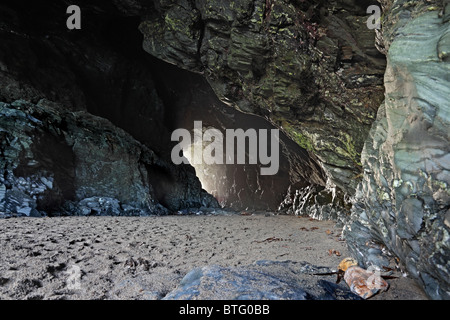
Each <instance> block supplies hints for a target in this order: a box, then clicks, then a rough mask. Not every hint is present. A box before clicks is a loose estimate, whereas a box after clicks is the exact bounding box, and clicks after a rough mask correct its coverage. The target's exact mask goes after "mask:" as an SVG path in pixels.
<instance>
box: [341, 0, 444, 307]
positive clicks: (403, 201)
mask: <svg viewBox="0 0 450 320" xmlns="http://www.w3.org/2000/svg"><path fill="white" fill-rule="evenodd" d="M383 5H384V12H385V15H384V20H383V22H384V23H383V28H382V30H381V34H380V36H381V37H380V39H381V40H380V42H379V46H380V47H382V48H384V50H385V51H386V52H387V68H386V74H385V88H386V94H385V101H384V103H383V104H382V105H381V107H380V109H379V110H378V114H377V119H376V121H375V122H374V124H373V126H372V129H371V131H370V133H369V136H368V138H367V140H366V143H365V145H364V149H363V152H362V157H361V161H362V164H363V168H364V176H363V181H362V183H361V184H360V185H359V188H358V190H357V193H356V197H355V201H356V203H355V206H354V207H353V213H352V215H353V217H352V219H353V223H349V224H348V229H347V232H346V237H347V242H348V243H349V245H350V248H351V249H352V250H353V253H354V254H355V256H356V257H357V258H358V259H359V260H360V261H361V262H363V263H365V264H372V263H375V264H383V263H386V261H384V262H383V261H382V260H383V258H382V255H381V254H382V250H381V249H382V248H380V245H382V246H383V247H385V248H384V249H387V250H388V251H390V252H391V253H393V254H394V255H395V256H396V257H398V259H399V260H400V261H401V263H402V264H403V265H404V266H405V268H406V270H408V272H409V273H410V274H411V275H412V276H413V277H415V278H416V279H418V280H419V281H420V282H421V283H422V285H423V286H424V287H425V290H426V292H427V293H428V294H429V295H430V297H432V298H446V299H449V298H450V296H449V288H450V282H449V279H450V264H449V257H450V241H449V231H450V229H449V227H450V211H449V204H450V191H449V188H448V185H449V182H450V172H449V170H450V169H449V168H450V166H449V165H450V155H449V151H450V144H449V141H450V139H449V138H450V136H449V132H450V131H449V121H450V118H449V110H450V101H449V97H450V79H449V74H450V64H449V63H448V58H447V55H448V52H449V51H448V50H449V49H450V47H449V41H448V39H449V37H448V35H449V34H450V33H449V32H450V24H449V19H450V5H449V4H447V5H446V7H445V9H444V8H443V7H442V5H441V3H440V2H439V1H435V2H434V3H431V2H427V3H426V4H425V3H421V2H420V3H416V2H414V3H413V2H412V1H383ZM375 243H377V244H375ZM368 244H369V245H368ZM370 244H372V246H370Z"/></svg>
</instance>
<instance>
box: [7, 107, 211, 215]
mask: <svg viewBox="0 0 450 320" xmlns="http://www.w3.org/2000/svg"><path fill="white" fill-rule="evenodd" d="M0 114H1V117H0V134H1V136H0V137H1V139H0V142H1V144H0V152H1V154H2V155H3V157H2V158H1V159H0V168H2V173H1V175H0V185H1V188H0V191H1V192H0V196H1V197H0V206H1V207H0V212H2V213H3V214H5V213H6V214H14V215H25V216H33V215H43V214H61V213H64V211H65V210H67V208H69V209H70V208H72V209H74V210H75V211H73V210H72V211H71V212H69V214H70V213H71V214H81V215H90V214H99V215H106V214H110V215H119V214H166V213H168V212H169V210H171V211H175V210H179V209H181V208H184V207H201V206H203V205H208V206H213V207H214V206H217V201H215V199H213V198H212V196H210V195H209V194H207V193H206V192H205V191H203V190H202V189H201V185H200V182H199V181H198V179H197V178H196V177H195V173H194V171H193V169H192V168H190V167H188V166H184V167H183V166H180V167H176V166H174V165H173V164H171V163H168V162H165V161H164V160H162V159H160V158H159V157H158V156H157V155H156V154H155V153H154V152H153V151H151V150H150V149H149V148H147V147H146V146H144V145H142V144H141V143H139V142H138V141H136V140H134V139H133V138H132V137H131V136H130V135H129V134H127V133H126V132H125V131H123V130H121V129H119V128H117V127H115V126H113V125H112V124H111V123H110V122H109V121H107V120H105V119H103V118H99V117H96V116H93V115H90V114H88V113H86V112H82V111H80V112H77V113H71V112H68V111H64V110H61V108H59V109H58V110H57V109H54V108H52V106H51V105H49V104H48V103H46V102H45V101H41V102H40V103H39V104H38V105H34V104H31V103H28V102H25V101H15V102H14V103H12V104H6V103H3V102H0ZM68 202H75V207H74V206H73V205H72V207H70V205H69V203H68ZM161 204H162V205H163V206H162V205H161Z"/></svg>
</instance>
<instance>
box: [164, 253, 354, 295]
mask: <svg viewBox="0 0 450 320" xmlns="http://www.w3.org/2000/svg"><path fill="white" fill-rule="evenodd" d="M331 271H332V270H330V269H329V268H326V267H317V266H314V265H311V264H309V263H307V262H294V261H268V260H261V261H257V262H255V263H254V264H251V265H248V266H242V267H221V266H217V265H213V266H205V267H201V268H195V269H193V270H192V271H190V272H189V273H188V274H187V275H186V276H185V277H184V278H183V280H182V281H181V283H180V285H179V286H178V287H177V288H176V289H175V290H173V291H172V292H170V293H169V294H168V295H167V296H165V298H164V300H265V299H270V300H360V299H361V298H359V297H358V296H357V295H355V294H354V293H352V292H351V291H350V289H349V288H348V287H347V286H346V285H345V283H340V284H336V283H335V279H336V278H334V277H331V276H321V275H314V274H315V273H327V272H331Z"/></svg>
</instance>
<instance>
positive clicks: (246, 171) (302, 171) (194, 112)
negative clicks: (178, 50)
mask: <svg viewBox="0 0 450 320" xmlns="http://www.w3.org/2000/svg"><path fill="white" fill-rule="evenodd" d="M148 60H149V62H150V64H151V70H152V74H153V81H154V83H155V86H156V89H157V91H158V95H159V96H160V97H161V100H162V101H163V104H164V123H165V127H166V128H168V130H169V132H173V131H175V130H177V129H180V128H183V129H185V130H188V131H189V132H190V133H191V137H194V130H195V122H201V124H202V125H201V128H202V132H205V131H207V130H210V129H215V130H218V131H220V132H221V133H222V134H223V137H226V135H225V133H226V130H230V129H231V130H239V129H241V130H243V131H244V132H247V131H248V130H256V132H259V130H267V132H271V130H276V129H277V128H275V127H274V126H273V125H271V124H270V123H269V122H268V121H267V120H265V119H263V118H262V117H259V116H256V115H250V114H244V113H242V112H239V111H237V110H235V109H233V108H231V107H229V106H227V105H226V104H224V103H222V102H221V101H220V100H219V99H218V98H217V96H216V95H215V93H214V92H213V90H212V89H211V87H210V85H209V84H208V83H207V81H206V80H205V79H204V78H203V77H202V76H201V75H198V74H195V73H192V72H189V71H185V70H182V69H180V68H178V67H176V66H173V65H170V64H167V63H165V62H162V61H161V60H158V59H156V58H153V57H151V56H149V57H148ZM192 141H194V144H192V143H191V144H189V145H187V146H186V148H184V149H185V150H184V153H183V155H184V156H185V157H186V158H187V159H188V161H189V163H190V164H191V165H192V166H193V167H194V168H195V171H196V175H197V177H198V178H199V180H200V181H201V183H202V187H203V189H205V190H206V191H208V192H209V193H210V194H212V195H213V196H214V197H215V198H216V199H217V200H218V201H219V203H220V205H221V206H223V207H229V208H232V209H235V210H270V211H273V210H277V208H278V206H279V204H280V203H281V202H282V200H283V198H284V196H285V195H286V192H287V190H288V189H289V187H290V186H292V185H295V186H307V185H310V184H322V185H324V184H325V179H324V174H323V172H322V169H321V167H320V166H319V165H318V164H317V162H316V161H315V160H314V159H312V158H311V157H310V155H309V153H308V152H307V151H306V150H304V149H303V148H301V147H300V146H298V145H297V144H296V143H294V142H293V141H292V140H290V139H289V138H288V137H287V136H286V135H285V134H284V133H282V132H281V131H280V132H279V169H278V172H277V173H276V174H274V175H263V174H261V169H262V168H264V167H268V165H267V164H262V163H251V161H250V159H249V154H248V152H247V153H246V157H245V163H243V164H239V163H237V162H235V163H233V164H227V163H223V164H206V163H205V162H204V161H200V159H195V155H194V154H193V153H192V152H190V151H192V150H193V149H195V148H198V149H199V150H200V149H202V148H205V145H207V144H202V141H201V139H200V140H197V142H195V140H194V139H192V140H191V142H192ZM248 142H249V141H248V140H247V142H246V148H247V149H246V150H247V151H248V150H249V147H250V146H249V145H248ZM177 143H178V142H172V144H171V147H172V148H173V146H174V144H177ZM221 143H223V142H221ZM272 149H273V148H272V145H271V141H270V137H269V138H268V139H267V150H268V155H269V154H271V152H272V151H273V150H272ZM224 151H226V149H224ZM234 151H235V153H236V151H237V149H234ZM225 156H228V155H225ZM234 159H236V154H234Z"/></svg>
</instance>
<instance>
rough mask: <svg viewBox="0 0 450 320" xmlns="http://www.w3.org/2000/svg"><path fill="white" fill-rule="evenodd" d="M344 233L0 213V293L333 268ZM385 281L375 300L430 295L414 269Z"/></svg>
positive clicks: (117, 290) (139, 294)
mask: <svg viewBox="0 0 450 320" xmlns="http://www.w3.org/2000/svg"><path fill="white" fill-rule="evenodd" d="M340 234H341V230H340V229H339V228H336V227H335V223H334V222H331V221H317V220H312V219H309V218H306V217H297V216H282V215H280V216H276V215H264V214H260V215H251V216H245V215H237V214H236V215H217V216H214V215H209V216H162V217H160V216H154V217H57V218H48V217H46V218H11V219H0V299H161V298H162V297H164V296H165V295H166V294H167V293H169V292H170V291H172V290H173V289H175V288H176V286H177V285H178V284H179V283H180V280H181V279H182V278H183V277H184V276H185V275H186V273H188V272H189V271H190V270H192V269H193V268H195V267H202V266H206V265H213V264H217V265H221V266H239V265H248V264H251V263H253V262H255V261H258V260H277V261H284V260H293V261H306V262H309V263H311V264H313V265H317V266H326V267H330V268H333V269H336V267H337V265H338V264H339V262H340V261H341V260H342V259H343V258H344V257H347V256H349V252H348V250H347V247H346V244H345V241H342V240H341V239H340ZM398 274H399V275H401V273H400V272H398ZM324 277H325V278H327V279H328V280H330V281H333V280H335V276H324ZM388 282H389V284H390V288H389V290H388V291H387V292H383V293H381V294H378V295H376V296H375V297H373V298H371V299H372V300H378V299H379V300H390V299H396V300H397V299H427V297H426V295H425V294H424V293H423V291H422V290H421V289H420V288H419V287H418V286H417V285H416V284H415V282H414V281H413V280H412V279H410V278H408V277H402V276H400V277H399V278H397V279H391V280H388Z"/></svg>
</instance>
